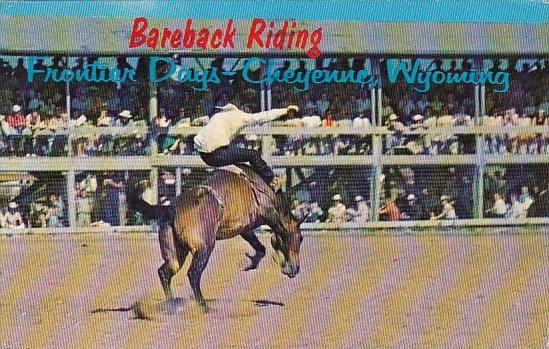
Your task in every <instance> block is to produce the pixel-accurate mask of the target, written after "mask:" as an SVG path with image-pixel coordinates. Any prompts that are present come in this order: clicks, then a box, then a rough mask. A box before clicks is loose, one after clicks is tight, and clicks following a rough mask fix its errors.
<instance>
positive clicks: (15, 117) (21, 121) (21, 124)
mask: <svg viewBox="0 0 549 349" xmlns="http://www.w3.org/2000/svg"><path fill="white" fill-rule="evenodd" d="M12 112H13V113H12V114H10V115H8V117H7V118H6V122H7V123H8V125H10V127H12V128H13V129H15V131H16V132H17V134H21V132H22V131H23V129H24V128H25V116H24V115H23V109H22V108H21V106H20V105H18V104H16V105H14V106H13V108H12Z"/></svg>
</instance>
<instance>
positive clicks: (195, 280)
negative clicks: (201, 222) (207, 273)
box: [187, 244, 213, 312]
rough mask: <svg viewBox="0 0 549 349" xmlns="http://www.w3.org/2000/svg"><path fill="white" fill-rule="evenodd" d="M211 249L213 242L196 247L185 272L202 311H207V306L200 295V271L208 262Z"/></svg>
mask: <svg viewBox="0 0 549 349" xmlns="http://www.w3.org/2000/svg"><path fill="white" fill-rule="evenodd" d="M212 251H213V244H211V245H210V244H204V245H203V246H201V247H200V248H199V249H197V250H196V251H195V252H194V254H193V259H192V261H191V266H190V267H189V271H188V272H187V276H188V277H189V282H190V283H191V288H192V289H193V293H194V298H195V300H196V302H197V303H198V305H200V306H201V307H202V309H203V310H204V312H207V311H208V306H207V305H206V300H204V296H202V290H201V289H200V278H201V277H202V272H204V269H205V268H206V265H207V264H208V260H209V259H210V256H211V254H212Z"/></svg>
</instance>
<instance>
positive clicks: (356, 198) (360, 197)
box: [355, 195, 364, 202]
mask: <svg viewBox="0 0 549 349" xmlns="http://www.w3.org/2000/svg"><path fill="white" fill-rule="evenodd" d="M362 200H364V198H363V197H362V196H360V195H357V196H355V201H356V202H358V201H362Z"/></svg>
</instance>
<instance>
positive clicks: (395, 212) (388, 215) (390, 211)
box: [379, 195, 400, 222]
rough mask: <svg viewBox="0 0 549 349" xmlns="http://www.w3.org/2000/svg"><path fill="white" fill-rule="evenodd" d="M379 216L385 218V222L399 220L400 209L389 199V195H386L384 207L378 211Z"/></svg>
mask: <svg viewBox="0 0 549 349" xmlns="http://www.w3.org/2000/svg"><path fill="white" fill-rule="evenodd" d="M379 214H380V215H383V216H384V217H385V220H387V221H390V222H395V221H398V220H399V219H400V209H399V208H398V206H397V205H396V202H395V201H394V200H393V199H392V198H391V195H387V196H386V198H385V205H383V206H382V207H381V209H380V210H379Z"/></svg>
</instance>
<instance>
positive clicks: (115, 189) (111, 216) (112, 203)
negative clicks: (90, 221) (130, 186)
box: [103, 174, 124, 226]
mask: <svg viewBox="0 0 549 349" xmlns="http://www.w3.org/2000/svg"><path fill="white" fill-rule="evenodd" d="M108 177H109V178H106V179H105V180H103V190H104V192H105V206H106V207H105V211H104V218H103V220H104V221H105V222H106V223H109V224H110V225H111V226H118V225H120V214H119V210H120V195H119V194H120V190H121V189H123V188H124V184H123V183H122V182H121V181H116V179H115V178H114V175H113V174H111V175H110V176H108Z"/></svg>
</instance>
